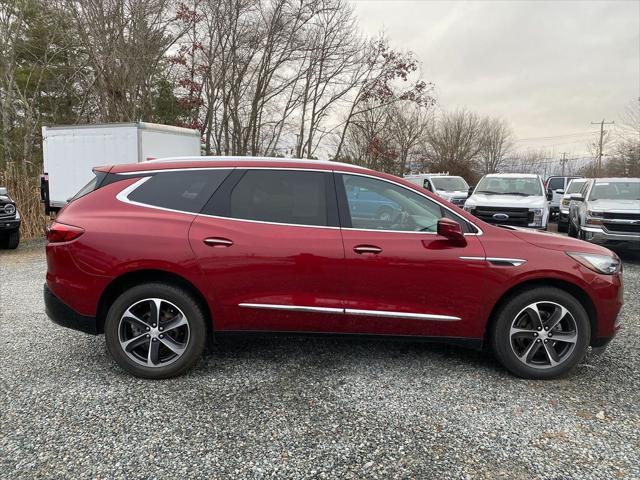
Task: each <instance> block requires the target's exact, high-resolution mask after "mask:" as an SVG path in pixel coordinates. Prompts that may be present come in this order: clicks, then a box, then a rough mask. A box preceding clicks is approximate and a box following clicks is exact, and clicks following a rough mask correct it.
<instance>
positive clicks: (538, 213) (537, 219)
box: [529, 208, 544, 227]
mask: <svg viewBox="0 0 640 480" xmlns="http://www.w3.org/2000/svg"><path fill="white" fill-rule="evenodd" d="M529 211H531V212H533V224H534V225H535V226H536V227H541V226H542V214H543V212H544V210H543V209H542V208H531V209H529Z"/></svg>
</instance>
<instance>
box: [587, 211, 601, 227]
mask: <svg viewBox="0 0 640 480" xmlns="http://www.w3.org/2000/svg"><path fill="white" fill-rule="evenodd" d="M602 217H604V214H603V212H594V211H593V210H587V221H586V223H587V224H588V225H602Z"/></svg>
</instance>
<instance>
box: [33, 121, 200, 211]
mask: <svg viewBox="0 0 640 480" xmlns="http://www.w3.org/2000/svg"><path fill="white" fill-rule="evenodd" d="M42 151H43V157H44V170H43V172H44V173H43V175H42V177H41V180H40V195H41V197H42V202H43V203H44V205H45V211H46V213H47V214H48V213H50V212H56V211H58V210H59V209H60V208H62V207H64V205H65V204H66V203H67V200H68V199H69V198H71V197H72V196H73V195H75V194H76V192H78V190H80V189H81V188H82V187H83V186H84V185H85V184H86V183H87V182H89V180H91V178H92V170H93V168H94V167H97V166H100V165H110V164H120V163H138V162H144V161H146V160H153V159H156V158H163V157H174V156H199V155H200V132H198V130H191V129H188V128H181V127H172V126H169V125H159V124H154V123H144V122H137V123H110V124H101V125H69V126H60V127H42Z"/></svg>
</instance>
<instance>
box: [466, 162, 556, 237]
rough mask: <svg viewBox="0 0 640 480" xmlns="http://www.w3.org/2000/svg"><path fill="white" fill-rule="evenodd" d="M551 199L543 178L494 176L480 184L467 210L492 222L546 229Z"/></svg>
mask: <svg viewBox="0 0 640 480" xmlns="http://www.w3.org/2000/svg"><path fill="white" fill-rule="evenodd" d="M549 196H550V195H549V194H547V193H545V190H544V185H543V183H542V179H541V178H540V176H539V175H535V174H526V173H492V174H489V175H485V176H484V177H482V179H481V180H480V182H478V185H477V186H476V187H475V189H474V191H473V194H472V195H471V196H470V197H469V198H468V199H467V201H466V202H465V204H464V209H465V210H466V211H468V212H470V213H471V214H472V215H475V216H476V217H478V218H479V219H480V220H484V221H485V222H488V223H493V224H496V225H511V226H515V227H530V228H536V229H542V230H546V229H547V222H548V220H549Z"/></svg>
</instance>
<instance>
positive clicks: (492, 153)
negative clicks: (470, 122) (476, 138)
mask: <svg viewBox="0 0 640 480" xmlns="http://www.w3.org/2000/svg"><path fill="white" fill-rule="evenodd" d="M481 128H482V133H481V138H480V143H481V145H480V161H481V165H482V171H483V173H494V172H497V171H498V170H499V168H500V166H501V165H502V162H503V161H504V159H505V157H506V155H508V153H509V151H510V150H511V149H512V148H513V133H512V131H511V127H510V126H509V124H508V123H507V122H506V121H504V120H502V119H498V118H489V117H487V118H485V119H484V120H483V121H482V127H481Z"/></svg>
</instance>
